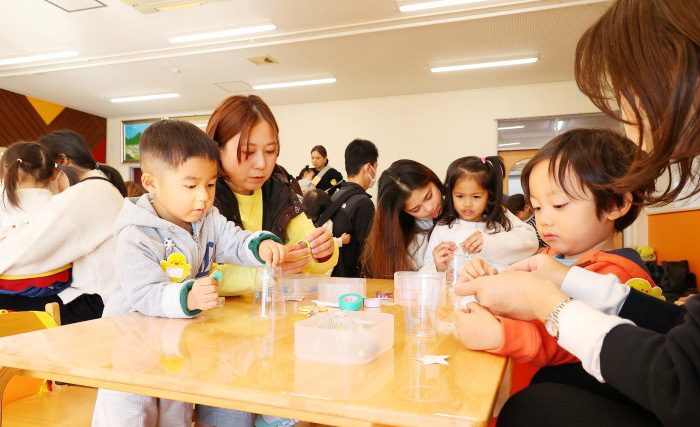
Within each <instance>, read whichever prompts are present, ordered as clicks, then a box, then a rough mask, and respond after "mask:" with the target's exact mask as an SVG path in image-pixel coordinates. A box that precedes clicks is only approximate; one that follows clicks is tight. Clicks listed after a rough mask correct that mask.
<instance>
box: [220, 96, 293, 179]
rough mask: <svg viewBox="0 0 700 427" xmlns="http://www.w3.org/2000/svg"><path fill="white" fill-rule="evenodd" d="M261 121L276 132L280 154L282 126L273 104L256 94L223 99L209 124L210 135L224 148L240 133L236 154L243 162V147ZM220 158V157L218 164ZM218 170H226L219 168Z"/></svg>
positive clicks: (221, 171)
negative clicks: (274, 113)
mask: <svg viewBox="0 0 700 427" xmlns="http://www.w3.org/2000/svg"><path fill="white" fill-rule="evenodd" d="M261 120H264V121H266V122H267V123H268V124H269V125H270V126H272V129H273V130H274V133H275V138H276V139H277V140H276V141H275V142H276V143H277V153H278V154H279V127H278V126H277V121H276V120H275V116H274V115H273V114H272V111H271V110H270V107H268V105H267V104H266V103H265V101H263V100H262V98H260V97H259V96H257V95H248V96H244V95H234V96H229V97H228V98H226V99H224V100H223V101H221V103H220V104H219V105H218V106H217V107H216V109H214V112H213V113H211V117H210V118H209V123H208V124H207V135H209V137H210V138H211V139H213V140H214V141H216V143H217V144H218V146H219V150H223V148H224V147H225V146H226V144H227V143H228V142H229V141H230V140H231V139H233V137H235V136H236V135H238V134H240V135H241V137H240V140H239V143H238V151H237V157H238V161H241V157H242V153H243V148H244V147H245V148H246V151H245V152H247V147H248V140H249V138H250V131H251V129H253V127H255V125H257V124H258V123H259V122H260V121H261ZM220 162H221V160H219V163H220ZM219 169H220V170H219V173H221V174H222V175H223V170H221V167H219Z"/></svg>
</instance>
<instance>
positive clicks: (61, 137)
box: [37, 130, 126, 197]
mask: <svg viewBox="0 0 700 427" xmlns="http://www.w3.org/2000/svg"><path fill="white" fill-rule="evenodd" d="M37 142H38V143H39V144H40V145H41V146H42V147H43V148H44V150H45V151H46V152H47V153H48V155H49V157H50V159H51V161H53V162H56V163H59V164H61V163H63V160H68V161H69V162H70V164H71V165H73V166H76V167H78V168H81V169H88V170H90V169H99V170H100V171H102V173H104V174H105V176H106V177H107V179H108V180H109V182H111V183H112V185H114V186H115V187H116V188H117V190H119V192H120V193H121V195H122V196H124V197H126V185H125V184H124V179H123V178H122V176H121V174H120V173H119V171H117V170H116V169H114V168H113V167H111V166H108V165H105V164H103V163H98V162H97V161H96V160H95V158H94V157H93V156H92V153H91V152H90V149H89V148H88V146H87V143H85V140H84V139H83V137H82V136H80V134H78V133H75V132H73V131H72V130H57V131H53V132H51V133H49V134H46V135H44V136H42V137H41V138H40V139H39V141H37ZM59 168H60V169H61V170H62V171H63V172H64V173H65V174H66V176H67V177H68V181H69V182H70V185H74V184H76V183H78V182H79V181H80V179H81V174H80V173H79V172H78V170H77V169H75V168H73V167H71V166H65V165H64V166H59Z"/></svg>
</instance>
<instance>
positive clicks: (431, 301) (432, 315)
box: [394, 271, 445, 337]
mask: <svg viewBox="0 0 700 427" xmlns="http://www.w3.org/2000/svg"><path fill="white" fill-rule="evenodd" d="M444 288H445V274H444V273H437V272H421V271H399V272H396V273H395V274H394V298H395V300H396V302H397V303H398V304H400V305H402V306H403V310H404V323H405V326H406V333H407V334H409V335H414V336H420V337H429V336H433V335H435V334H436V332H437V326H438V323H437V310H438V306H439V302H440V296H441V295H443V296H444V295H445V294H444V292H442V293H441V290H443V289H444Z"/></svg>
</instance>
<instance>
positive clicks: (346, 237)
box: [340, 233, 350, 245]
mask: <svg viewBox="0 0 700 427" xmlns="http://www.w3.org/2000/svg"><path fill="white" fill-rule="evenodd" d="M340 241H341V242H343V245H347V244H348V243H350V235H349V234H348V233H343V234H342V235H341V236H340Z"/></svg>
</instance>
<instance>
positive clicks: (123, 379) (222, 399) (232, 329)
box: [0, 280, 506, 427]
mask: <svg viewBox="0 0 700 427" xmlns="http://www.w3.org/2000/svg"><path fill="white" fill-rule="evenodd" d="M367 290H368V295H374V291H376V290H393V284H392V282H391V281H388V280H369V281H368V284H367ZM288 304H289V305H288V307H287V310H288V312H291V313H293V314H290V315H288V316H287V317H285V318H278V319H274V320H271V319H261V318H255V317H252V316H250V314H249V313H250V304H249V303H248V302H246V301H245V300H244V299H243V298H227V302H226V305H225V307H223V308H218V309H214V310H211V311H209V312H206V313H204V314H202V315H200V316H199V317H197V318H195V319H162V318H150V317H144V316H142V315H141V314H138V313H129V314H126V315H120V316H116V317H113V318H104V319H97V320H92V321H89V322H83V323H77V324H72V325H67V326H61V327H59V328H52V329H45V330H41V331H36V332H30V333H27V334H22V335H15V336H10V337H6V338H0V392H1V391H2V390H3V389H4V387H5V385H6V383H7V381H9V378H10V377H12V376H13V375H15V374H21V375H26V376H32V377H38V378H48V379H54V380H58V381H64V382H69V383H74V384H79V385H85V386H91V387H103V388H108V389H113V390H120V391H125V392H132V393H139V394H144V395H150V396H157V397H163V398H169V399H176V400H182V401H187V402H193V403H202V404H208V405H213V406H220V407H225V408H231V409H238V410H243V411H249V412H254V413H262V414H269V415H277V416H284V417H288V418H294V419H300V420H305V421H311V422H316V423H322V424H331V425H338V426H376V425H393V426H426V427H428V426H430V427H433V426H436V427H437V426H458V425H459V426H486V425H487V424H488V421H489V419H490V418H491V414H492V411H493V405H494V401H495V398H496V395H497V393H498V389H499V384H500V382H501V379H502V377H503V373H504V370H505V366H506V359H505V358H502V357H498V356H494V355H490V354H486V353H482V352H474V351H469V350H466V349H464V348H462V346H461V345H459V343H458V341H457V340H456V339H455V338H453V337H452V336H444V335H438V337H437V338H434V339H432V340H426V339H418V338H414V337H407V336H406V335H405V334H404V322H403V315H402V308H401V307H399V306H385V307H382V309H381V310H382V311H384V312H386V313H392V314H394V315H395V343H394V348H393V350H389V351H388V352H386V353H384V354H383V355H382V356H380V357H379V358H378V359H376V360H374V361H373V362H372V363H369V364H367V365H362V366H346V365H326V364H321V363H316V362H309V361H306V360H299V359H296V358H295V357H294V327H293V326H294V322H296V321H297V320H301V319H304V318H305V316H303V315H300V314H296V310H295V307H294V306H295V305H296V304H299V303H288ZM306 304H308V303H306ZM425 354H435V355H442V354H449V355H450V357H449V359H448V361H449V363H450V364H449V366H444V365H423V364H422V363H420V362H417V361H415V360H413V359H412V358H413V357H416V356H421V355H425Z"/></svg>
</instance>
